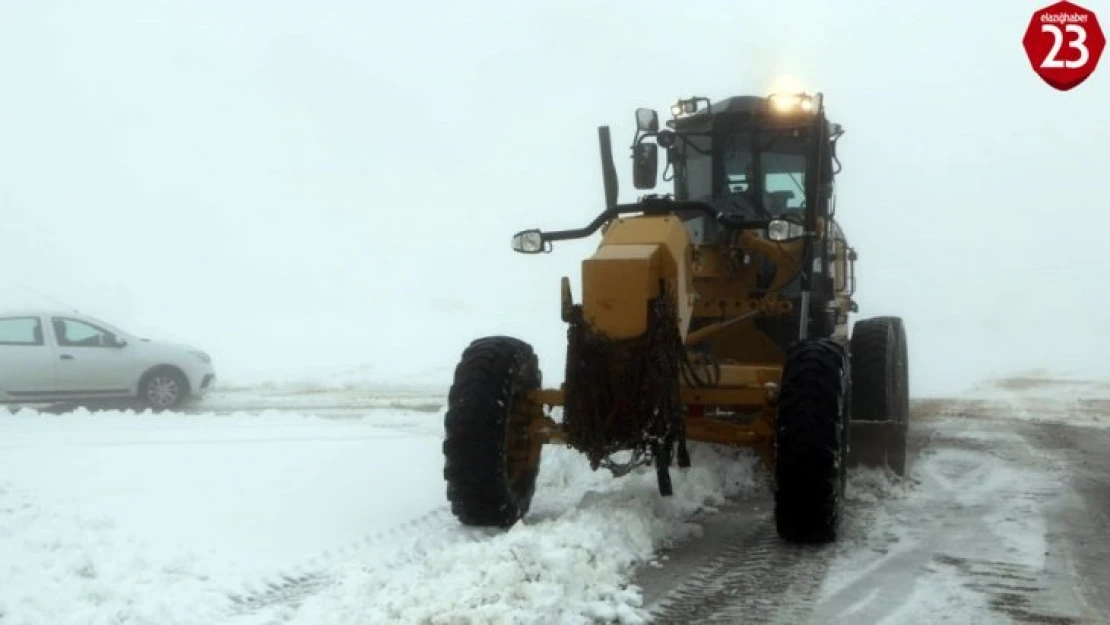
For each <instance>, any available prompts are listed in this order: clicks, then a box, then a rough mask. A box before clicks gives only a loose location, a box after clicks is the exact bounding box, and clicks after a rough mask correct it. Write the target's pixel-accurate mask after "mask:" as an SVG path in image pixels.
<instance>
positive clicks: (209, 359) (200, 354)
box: [189, 352, 212, 365]
mask: <svg viewBox="0 0 1110 625" xmlns="http://www.w3.org/2000/svg"><path fill="white" fill-rule="evenodd" d="M189 353H191V354H192V355H194V356H196V357H197V358H199V359H200V360H201V362H203V363H204V364H206V365H210V364H212V357H211V356H209V355H208V354H206V353H204V352H189Z"/></svg>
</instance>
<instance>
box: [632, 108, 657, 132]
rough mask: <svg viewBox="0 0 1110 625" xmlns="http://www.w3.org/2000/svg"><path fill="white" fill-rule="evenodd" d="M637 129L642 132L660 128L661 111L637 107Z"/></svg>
mask: <svg viewBox="0 0 1110 625" xmlns="http://www.w3.org/2000/svg"><path fill="white" fill-rule="evenodd" d="M636 129H637V130H639V131H640V132H655V131H657V130H659V113H656V112H655V111H654V110H652V109H636Z"/></svg>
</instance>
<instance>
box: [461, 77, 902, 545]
mask: <svg viewBox="0 0 1110 625" xmlns="http://www.w3.org/2000/svg"><path fill="white" fill-rule="evenodd" d="M671 112H672V114H673V118H672V119H670V120H668V121H667V122H666V128H663V129H660V127H659V115H658V113H657V112H655V111H654V110H651V109H638V110H637V111H636V115H635V117H636V135H635V137H634V139H633V142H632V161H633V181H634V186H635V187H636V188H637V189H654V188H655V187H656V178H657V176H658V168H659V151H660V150H662V151H664V153H665V158H666V167H665V168H664V171H663V180H664V181H668V182H673V192H672V193H667V194H647V195H644V196H642V197H640V198H639V200H638V201H636V202H634V203H630V204H619V203H618V202H617V196H618V186H617V175H616V171H615V168H614V165H613V157H612V149H611V145H610V138H609V129H608V127H606V126H602V127H600V128H599V129H598V134H599V140H600V147H601V161H602V170H603V180H604V188H605V195H606V209H605V210H604V211H602V212H601V214H599V215H598V216H597V218H596V219H594V220H593V221H592V222H591V223H590V224H589V225H587V226H585V227H584V228H581V229H575V230H563V231H554V232H544V231H541V230H524V231H521V232H518V233H517V234H516V235H514V236H513V239H512V245H513V249H514V250H515V251H517V252H521V253H543V252H550V251H551V248H552V244H553V243H554V242H556V241H562V240H568V239H578V238H583V237H589V236H591V235H593V234H594V233H596V232H598V231H599V230H600V231H601V240H600V243H599V245H598V247H597V249H596V251H595V252H594V253H593V254H592V255H591V256H589V257H588V258H586V259H585V260H583V261H582V273H581V284H582V286H581V290H582V292H581V297H580V301H579V302H575V301H574V297H573V295H572V293H571V288H570V282H569V280H568V279H567V278H565V277H564V278H563V280H562V285H561V287H562V319H563V321H564V322H565V323H566V324H567V353H566V370H565V378H564V382H563V383H562V384H561V386H560V387H559V388H557V389H556V388H544V387H543V383H542V375H541V371H540V367H539V364H538V360H537V357H536V354H535V352H534V351H533V349H532V347H531V345H530V344H528V343H527V342H525V341H522V340H520V339H518V338H515V337H508V336H488V337H484V338H480V339H477V340H475V341H473V342H472V343H471V344H470V345H469V346H468V347H467V348H466V349H465V350H464V352H463V354H462V358H461V361H460V362H459V363H458V365H457V367H456V369H455V373H454V380H453V383H452V386H451V389H450V393H449V397H448V406H447V411H446V415H445V429H446V432H445V434H446V437H445V440H444V443H443V452H444V455H445V467H444V477H445V479H446V481H447V499H448V500H449V501H450V503H451V508H452V511H453V512H454V514H455V516H456V517H457V518H458V519H459V520H460V521H461V522H462V523H464V524H467V525H476V526H495V527H508V526H511V525H513V524H514V523H515V522H516V521H517V520H518V519H520V518H522V517H523V516H524V515H525V514H526V513H527V511H528V509H529V505H530V503H531V500H532V497H533V494H534V492H535V485H536V478H537V475H538V472H539V469H540V458H541V452H542V449H543V445H544V444H548V443H553V444H563V445H569V446H570V447H573V448H574V449H576V450H578V451H580V452H581V453H583V454H584V455H585V456H586V457H587V459H588V461H589V463H590V466H591V468H592V469H594V470H597V469H598V468H606V469H608V470H610V471H612V472H613V473H614V474H615V475H618V476H619V475H623V474H626V473H628V472H629V471H632V470H634V469H636V468H637V467H641V466H654V469H655V472H656V476H657V479H658V484H659V491H660V493H661V495H662V496H669V495H671V494H672V492H673V485H672V482H671V477H670V469H671V466H672V464H677V466H678V467H680V468H684V467H688V466H690V455H689V453H688V450H687V441H702V442H706V443H713V444H718V445H730V446H745V447H752V448H754V449H756V450H757V451H758V452H759V454H760V455H761V457H762V459H763V462H764V464H765V465H766V467H767V469H768V471H770V472H771V473H772V475H773V479H774V491H775V495H774V497H775V511H774V514H775V522H776V527H777V530H778V533H779V535H780V537H782V539H784V540H786V541H789V542H828V541H833V540H835V539H836V535H837V530H838V526H839V521H840V517H841V507H842V501H843V497H844V489H845V486H846V470H847V468H848V466H850V465H852V464H857V463H862V464H867V465H879V466H887V467H889V469H891V470H892V471H894V472H895V473H897V474H902V473H903V472H904V470H905V465H906V431H907V425H908V418H909V381H908V368H907V348H906V333H905V329H904V326H903V323H902V320H901V319H900V318H898V317H874V318H870V319H863V320H859V321H856V322H855V323H854V324H853V325H852V331H851V336H850V337H849V315H850V314H851V313H854V312H856V311H857V310H858V307H857V305H856V303H855V302H854V301H853V300H852V295H853V293H854V292H855V278H854V273H853V269H854V262H855V260H856V252H855V250H854V249H853V248H851V247H850V246H849V245H848V241H847V239H846V237H845V235H844V232H843V231H842V229H841V228H840V226H839V224H838V223H837V221H836V218H835V215H836V213H835V208H836V203H835V194H834V184H835V178H836V175H837V174H838V173H839V171H840V161H839V159H838V158H837V156H836V145H837V141H838V139H839V138H840V137H841V135H842V134H843V132H844V131H843V129H842V127H841V126H840V125H839V124H836V123H832V122H830V121H829V120H828V118H827V117H826V111H825V104H824V97H823V95H822V94H820V93H817V94H808V93H788V94H771V95H769V96H751V95H748V96H736V97H730V98H727V99H724V100H722V101H719V102H711V101H710V100H708V99H707V98H701V97H695V98H690V99H686V100H680V101H679V102H678V103H676V104H675V105H674V106H672V107H671ZM668 172H669V176H668ZM556 407H561V409H562V416H561V419H560V420H556V419H555V418H554V417H553V416H552V415H553V414H555V412H557V411H555V410H553V408H556ZM618 456H619V457H621V458H622V460H620V461H618V460H617V457H618Z"/></svg>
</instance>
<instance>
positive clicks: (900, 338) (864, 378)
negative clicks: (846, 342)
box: [850, 317, 910, 423]
mask: <svg viewBox="0 0 1110 625" xmlns="http://www.w3.org/2000/svg"><path fill="white" fill-rule="evenodd" d="M850 350H851V359H852V420H854V421H894V422H896V423H906V422H907V421H909V415H910V389H909V363H908V361H907V356H908V354H907V350H906V328H905V325H904V324H903V323H902V320H901V319H900V318H898V317H874V318H872V319H862V320H860V321H857V322H856V324H855V327H854V328H853V329H852V341H851V348H850Z"/></svg>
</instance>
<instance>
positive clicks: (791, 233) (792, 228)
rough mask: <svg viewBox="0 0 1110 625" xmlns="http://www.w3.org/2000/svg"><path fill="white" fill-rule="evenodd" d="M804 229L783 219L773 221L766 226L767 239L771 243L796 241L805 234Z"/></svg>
mask: <svg viewBox="0 0 1110 625" xmlns="http://www.w3.org/2000/svg"><path fill="white" fill-rule="evenodd" d="M805 232H806V229H805V227H803V226H802V225H801V224H796V223H794V222H792V221H787V220H785V219H773V220H771V223H769V224H767V238H768V239H770V240H772V241H787V240H789V239H796V238H798V237H800V236H802V235H803V234H805Z"/></svg>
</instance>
